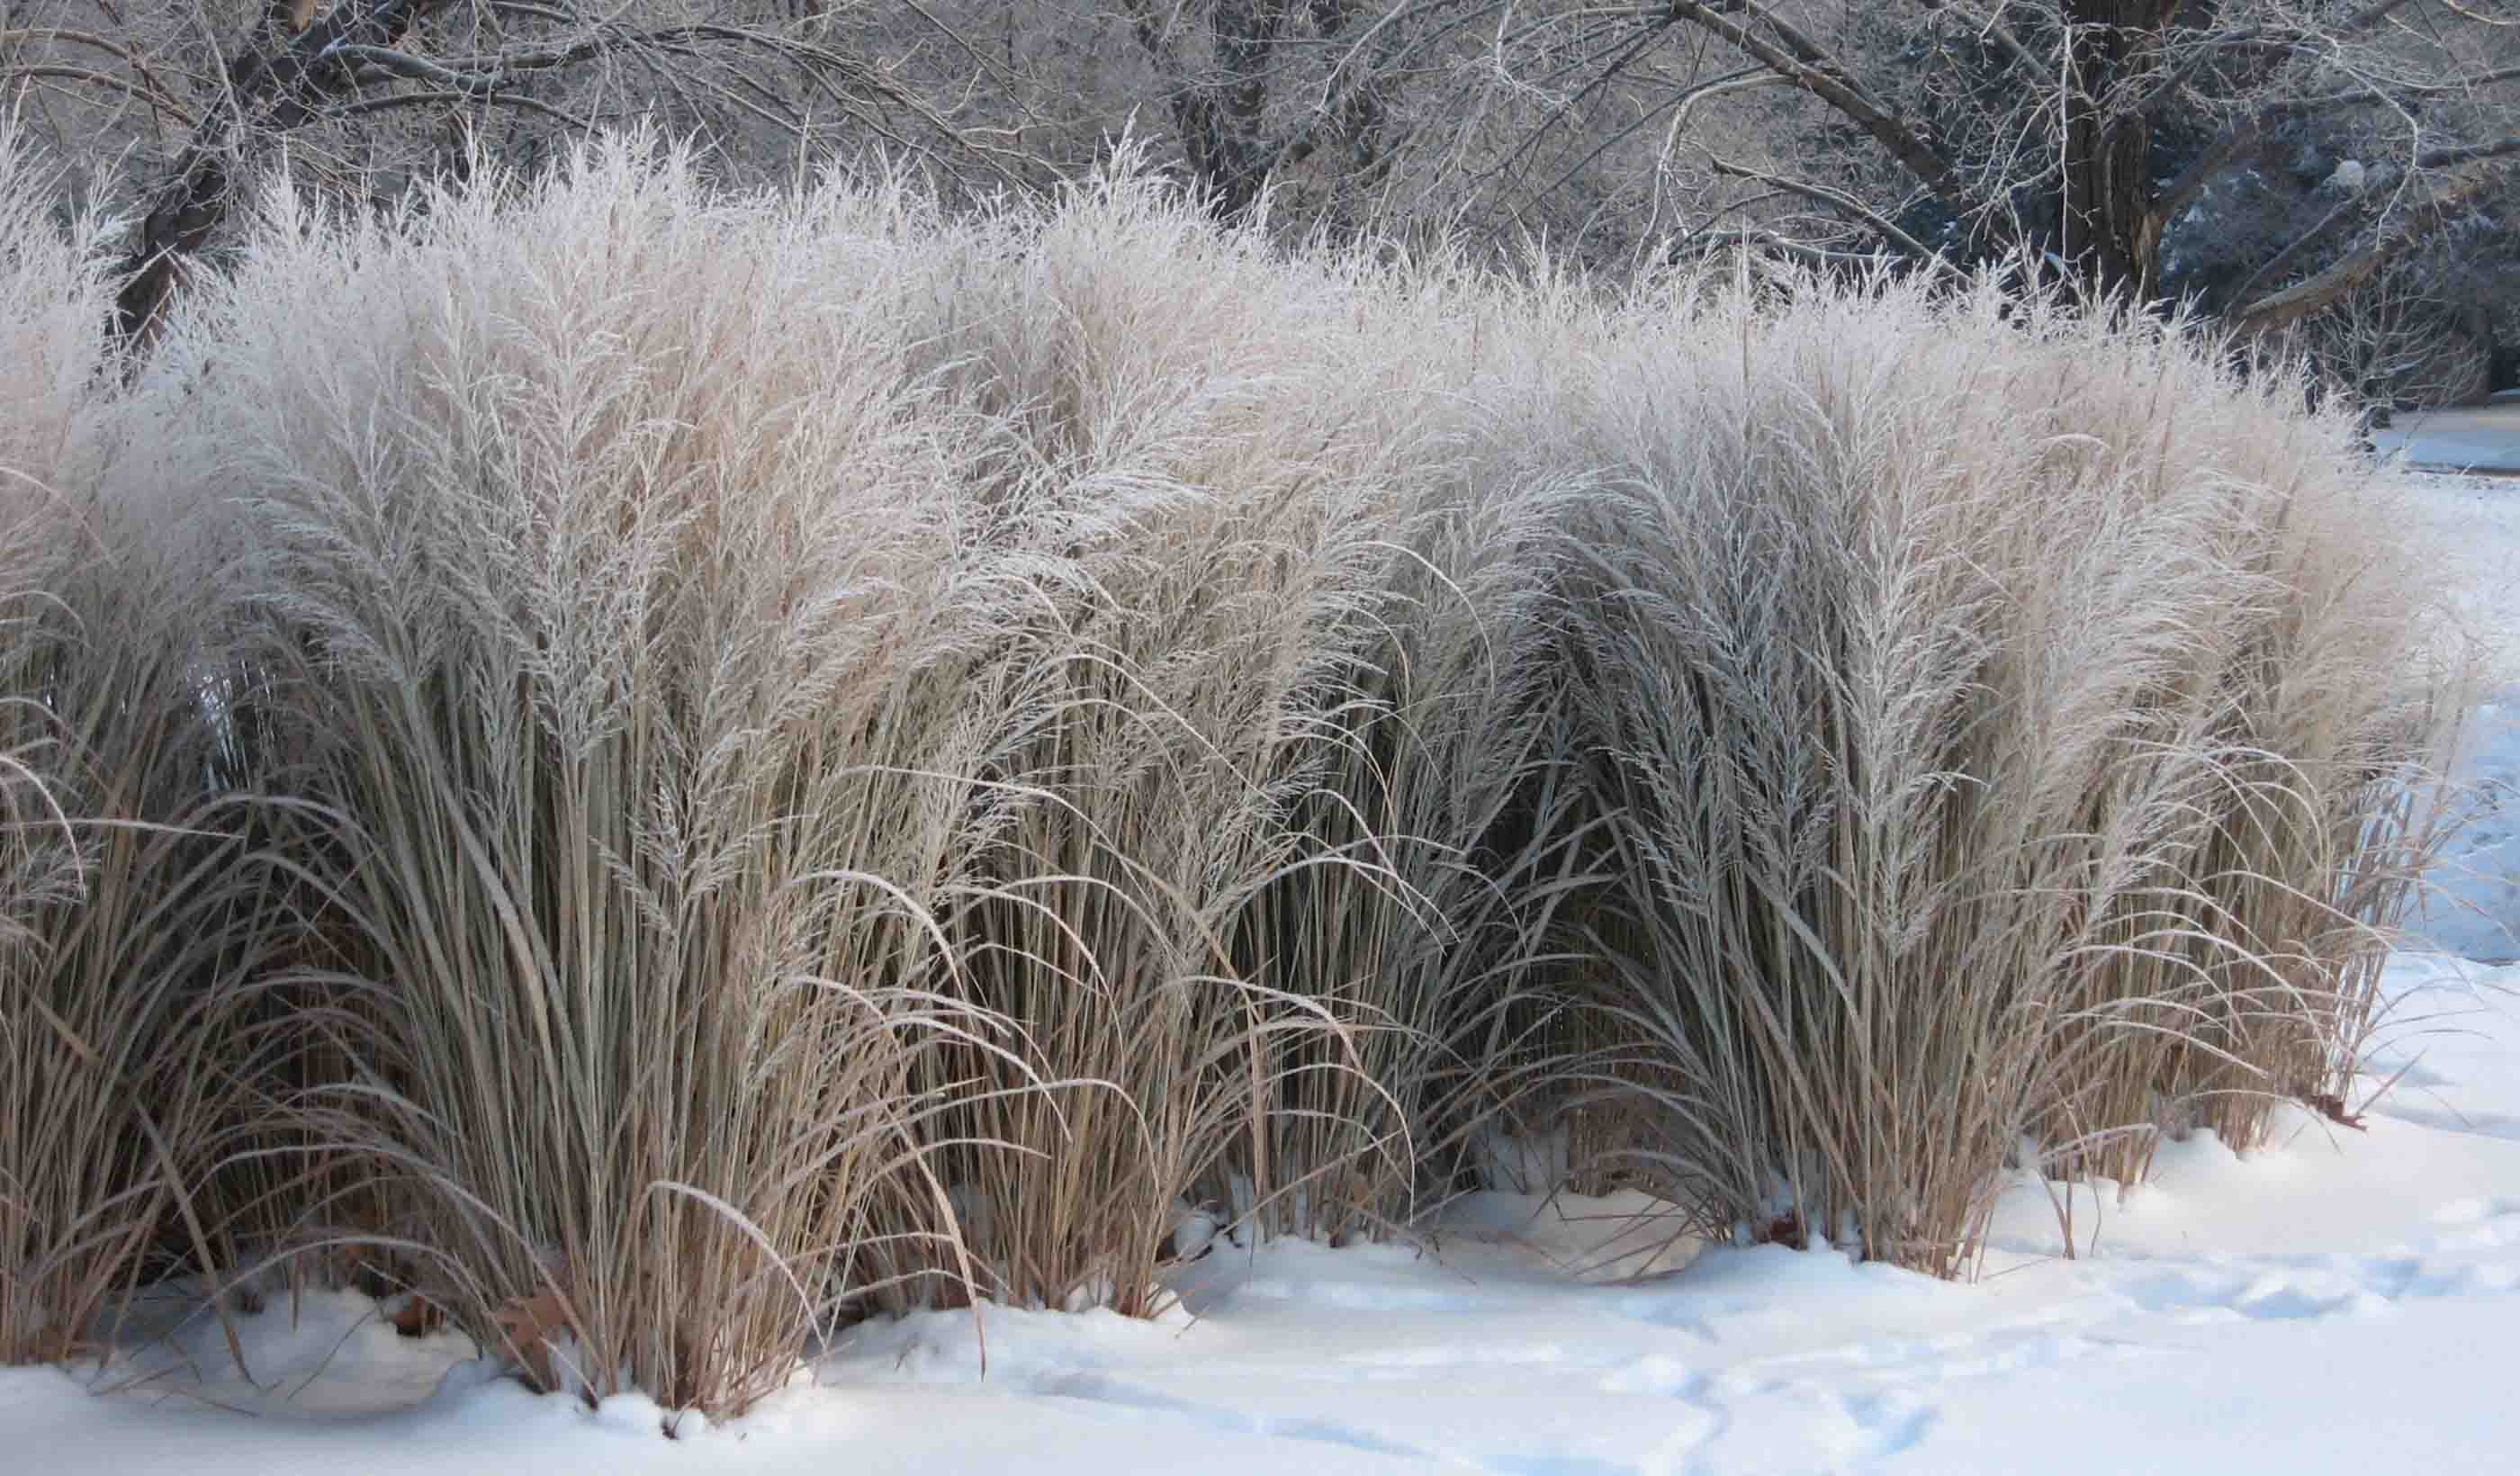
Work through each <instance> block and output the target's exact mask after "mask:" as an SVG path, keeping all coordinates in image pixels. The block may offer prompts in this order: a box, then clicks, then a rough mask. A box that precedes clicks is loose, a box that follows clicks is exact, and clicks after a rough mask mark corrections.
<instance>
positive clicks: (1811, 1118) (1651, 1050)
mask: <svg viewBox="0 0 2520 1476" xmlns="http://www.w3.org/2000/svg"><path fill="white" fill-rule="evenodd" d="M1669 291H1670V297H1669V299H1668V300H1667V302H1666V303H1665V304H1663V305H1661V306H1660V308H1659V310H1658V311H1659V313H1660V314H1661V315H1663V316H1664V322H1663V323H1662V324H1661V325H1660V326H1659V328H1658V331H1650V332H1646V333H1630V334H1626V335H1621V336H1620V337H1619V338H1617V339H1615V340H1611V341H1606V342H1604V343H1603V344H1602V345H1601V346H1600V347H1599V348H1598V349H1596V350H1595V351H1594V352H1593V353H1591V354H1589V355H1586V356H1584V357H1582V358H1581V359H1580V360H1578V361H1577V363H1576V364H1575V365H1573V366H1570V367H1569V368H1570V371H1571V372H1566V373H1562V374H1561V376H1560V377H1558V378H1557V380H1556V382H1555V383H1554V384H1553V385H1546V384H1540V385H1535V386H1533V392H1534V393H1552V392H1553V394H1554V396H1555V403H1556V404H1558V405H1560V406H1563V407H1564V409H1563V411H1562V415H1563V420H1564V424H1565V425H1566V426H1567V429H1566V431H1565V432H1564V433H1563V436H1562V439H1561V440H1560V441H1558V442H1557V443H1556V444H1555V445H1553V446H1551V447H1550V448H1549V452H1548V454H1550V455H1552V456H1554V457H1556V458H1558V459H1559V460H1560V461H1561V462H1562V464H1563V465H1565V466H1567V467H1570V468H1575V469H1581V470H1580V471H1578V472H1577V473H1576V474H1575V475H1576V479H1577V480H1579V481H1584V482H1588V483H1590V486H1591V492H1590V495H1588V496H1584V497H1580V498H1576V499H1573V500H1571V501H1570V502H1569V504H1568V506H1569V508H1570V510H1571V511H1570V514H1569V516H1568V518H1567V520H1566V522H1565V524H1564V526H1563V529H1562V544H1561V550H1562V552H1561V556H1560V557H1561V559H1562V563H1563V567H1564V570H1565V572H1564V575H1563V585H1562V600H1563V604H1562V608H1561V610H1560V612H1559V614H1558V615H1557V616H1556V617H1555V618H1556V619H1557V621H1558V622H1559V623H1560V625H1561V627H1562V629H1561V633H1560V640H1561V641H1562V646H1561V649H1560V659H1561V660H1562V663H1563V669H1564V672H1565V677H1564V681H1565V684H1566V696H1565V698H1564V700H1563V702H1562V704H1561V705H1560V707H1559V709H1558V710H1559V712H1560V713H1561V721H1562V722H1563V723H1565V724H1566V726H1567V729H1568V736H1567V738H1565V739H1564V740H1563V741H1562V743H1561V746H1562V747H1563V748H1564V749H1565V750H1567V751H1570V752H1575V753H1580V754H1582V755H1584V756H1585V761H1586V764H1587V766H1588V778H1587V783H1588V784H1589V785H1590V787H1591V791H1592V797H1593V804H1594V806H1595V814H1596V815H1597V816H1598V825H1599V827H1600V828H1599V830H1598V839H1597V840H1596V841H1594V842H1593V843H1592V849H1593V851H1594V853H1595V854H1594V859H1593V862H1592V865H1591V868H1590V869H1591V870H1593V871H1595V872H1599V873H1601V874H1604V875H1606V876H1607V877H1608V878H1609V879H1608V880H1607V882H1606V883H1605V884H1604V885H1603V886H1602V887H1601V889H1600V890H1599V891H1598V894H1597V895H1596V897H1595V898H1594V899H1593V906H1592V908H1591V910H1590V916H1588V917H1584V918H1583V919H1582V922H1581V930H1582V935H1583V936H1584V937H1585V938H1586V939H1587V940H1589V941H1590V942H1591V943H1592V944H1593V945H1594V946H1595V947H1596V948H1597V950H1598V959H1599V962H1598V965H1597V966H1596V968H1594V969H1593V970H1590V971H1588V972H1586V973H1585V974H1583V975H1582V976H1581V977H1579V979H1578V980H1577V984H1576V987H1577V989H1578V991H1579V993H1581V994H1582V995H1583V996H1584V997H1585V998H1587V999H1588V1000H1589V1001H1590V1002H1591V1003H1592V1005H1593V1006H1594V1008H1593V1010H1592V1011H1591V1014H1590V1016H1589V1021H1588V1025H1587V1028H1586V1030H1585V1031H1584V1032H1583V1037H1582V1038H1581V1039H1580V1040H1579V1044H1588V1045H1590V1047H1591V1048H1592V1050H1593V1052H1594V1053H1593V1054H1592V1056H1591V1058H1590V1064H1589V1065H1588V1066H1587V1068H1586V1069H1585V1071H1584V1072H1583V1073H1581V1074H1582V1075H1583V1076H1585V1077H1587V1078H1589V1079H1594V1080H1602V1081H1606V1083H1607V1084H1608V1085H1607V1090H1606V1092H1605V1093H1603V1094H1600V1095H1604V1096H1608V1097H1609V1098H1611V1099H1612V1100H1614V1101H1623V1102H1625V1103H1627V1104H1628V1108H1629V1111H1630V1112H1631V1114H1633V1115H1641V1116H1643V1117H1644V1118H1645V1119H1647V1120H1648V1121H1650V1122H1651V1123H1653V1124H1654V1129H1655V1133H1656V1135H1657V1136H1658V1139H1659V1141H1656V1142H1653V1143H1650V1144H1648V1145H1646V1146H1644V1147H1643V1148H1640V1149H1638V1150H1636V1155H1635V1156H1637V1157H1638V1158H1639V1159H1640V1160H1641V1161H1643V1162H1644V1163H1646V1164H1647V1165H1649V1166H1650V1167H1651V1168H1652V1169H1653V1170H1654V1171H1655V1173H1656V1175H1657V1177H1659V1178H1660V1179H1661V1180H1662V1181H1663V1182H1664V1183H1665V1184H1666V1185H1669V1186H1670V1191H1671V1192H1674V1193H1676V1194H1678V1195H1679V1196H1680V1197H1682V1198H1683V1199H1684V1200H1685V1201H1688V1202H1691V1203H1694V1204H1696V1205H1698V1206H1701V1207H1702V1213H1703V1217H1704V1219H1705V1221H1706V1228H1707V1229H1709V1230H1723V1229H1725V1228H1728V1227H1730V1226H1734V1225H1740V1224H1745V1223H1746V1224H1748V1225H1750V1226H1752V1227H1753V1228H1754V1229H1765V1228H1772V1227H1782V1228H1783V1229H1781V1230H1778V1232H1780V1233H1787V1234H1794V1235H1799V1234H1801V1233H1803V1232H1804V1228H1805V1227H1808V1228H1809V1229H1810V1230H1815V1231H1818V1232H1821V1233H1826V1234H1832V1235H1841V1236H1849V1237H1853V1238H1855V1239H1856V1240H1857V1241H1859V1242H1860V1244H1861V1246H1862V1247H1863V1249H1864V1250H1865V1251H1866V1253H1867V1254H1869V1255H1874V1256H1881V1257H1886V1258H1890V1259H1894V1260H1897V1261H1900V1262H1902V1263H1904V1264H1909V1265H1914V1266H1919V1267H1923V1268H1926V1269H1930V1270H1935V1271H1939V1272H1945V1273H1949V1272H1951V1271H1954V1270H1956V1269H1958V1267H1959V1266H1960V1265H1961V1264H1963V1262H1964V1261H1965V1259H1966V1256H1967V1252H1968V1249H1969V1247H1970V1245H1971V1244H1972V1241H1973V1237H1974V1235H1975V1233H1976V1230H1977V1228H1978V1226H1979V1224H1980V1222H1981V1217H1982V1215H1983V1213H1984V1210H1985V1208H1986V1206H1987V1203H1988V1200H1989V1196H1990V1194H1991V1191H1992V1189H1993V1188H1994V1187H1995V1186H1996V1185H1997V1184H1998V1182H1999V1178H2000V1173H2001V1171H2002V1168H2003V1163H2004V1159H2005V1156H2006V1154H2007V1153H2008V1152H2010V1151H2012V1150H2013V1149H2014V1148H2015V1146H2016V1145H2017V1143H2018V1142H2019V1141H2020V1139H2021V1137H2022V1135H2023V1134H2025V1133H2032V1134H2036V1135H2039V1136H2040V1137H2042V1138H2043V1139H2044V1140H2045V1141H2048V1142H2049V1143H2051V1144H2052V1143H2057V1142H2059V1141H2064V1140H2071V1141H2074V1142H2077V1143H2083V1144H2090V1143H2096V1142H2106V1141H2124V1142H2133V1141H2140V1140H2141V1139H2142V1137H2143V1136H2144V1135H2145V1134H2147V1133H2148V1132H2149V1131H2150V1130H2151V1127H2152V1125H2153V1124H2154V1123H2155V1121H2156V1120H2157V1113H2158V1107H2157V1102H2158V1100H2159V1099H2160V1098H2163V1097H2168V1098H2171V1099H2174V1100H2181V1101H2190V1100H2213V1101H2218V1102H2223V1103H2225V1104H2226V1106H2225V1107H2224V1108H2223V1109H2222V1110H2223V1111H2225V1112H2226V1113H2227V1114H2236V1115H2226V1116H2225V1117H2223V1118H2222V1119H2220V1121H2221V1122H2222V1123H2223V1124H2224V1125H2226V1126H2227V1130H2228V1131H2230V1132H2232V1133H2233V1136H2234V1137H2235V1139H2236V1140H2238V1141H2243V1142H2245V1141H2251V1135H2252V1133H2253V1131H2254V1127H2255V1123H2256V1121H2257V1118H2255V1117H2253V1116H2250V1115H2248V1113H2249V1111H2250V1110H2251V1109H2248V1108H2244V1107H2239V1106H2233V1105H2230V1104H2231V1103H2235V1102H2254V1103H2256V1104H2257V1106H2256V1108H2255V1110H2256V1111H2259V1112H2262V1111H2263V1106H2264V1103H2265V1101H2266V1100H2268V1099H2270V1098H2271V1097H2273V1096H2279V1095H2281V1094H2283V1093H2287V1092H2293V1091H2298V1090H2302V1089H2300V1088H2298V1087H2296V1085H2295V1084H2296V1083H2301V1082H2311V1081H2316V1082H2318V1083H2323V1084H2327V1085H2329V1086H2333V1085H2334V1084H2335V1083H2336V1082H2338V1081H2340V1080H2341V1079H2342V1078H2341V1077H2340V1076H2339V1075H2338V1073H2339V1072H2342V1071H2346V1070H2349V1069H2350V1032H2348V1031H2347V1030H2346V1029H2344V1027H2345V1026H2346V1025H2347V1024H2348V1022H2349V1021H2350V1019H2351V1017H2352V1015H2353V1013H2354V1006H2355V1002H2356V1000H2357V998H2358V992H2361V991H2366V990H2367V987H2368V982H2369V964H2370V962H2371V958H2372V950H2373V947H2374V940H2375V939H2376V937H2377V934H2376V933H2373V932H2371V931H2370V930H2369V928H2368V924H2370V923H2373V922H2381V921H2385V920H2387V919H2386V918H2385V917H2381V916H2378V914H2377V913H2376V912H2374V911H2373V910H2372V904H2373V902H2374V900H2375V899H2378V898H2380V897H2382V896H2383V895H2384V894H2385V893H2386V892H2387V890H2388V888H2389V887H2390V886H2391V885H2392V884H2394V882H2393V881H2391V880H2388V879H2384V878H2396V879H2397V880H2403V877H2404V876H2405V875H2406V874H2407V872H2406V870H2405V862H2406V860H2407V858H2406V857H2405V855H2404V854H2403V853H2397V852H2393V851H2392V849H2391V839H2390V837H2389V836H2388V835H2387V834H2386V833H2385V822H2384V821H2383V816H2384V815H2385V813H2386V812H2387V810H2388V807H2389V803H2390V802H2389V798H2388V796H2389V795H2390V793H2391V792H2392V791H2391V790H2390V788H2389V786H2390V785H2391V784H2393V783H2400V782H2402V781H2403V779H2404V777H2405V774H2406V772H2407V770H2408V766H2411V765H2416V764H2419V763H2421V762H2422V761H2423V760H2425V759H2426V758H2427V757H2428V756H2429V749H2428V743H2429V740H2430V738H2431V737H2432V735H2431V734H2430V733H2429V732H2428V731H2426V729H2425V723H2426V722H2427V721H2428V720H2429V718H2430V716H2431V714H2432V713H2434V712H2436V711H2439V710H2442V708H2441V706H2440V705H2439V704H2440V701H2441V696H2442V693H2443V692H2444V690H2445V689H2443V688H2442V687H2440V686H2439V685H2428V674H2426V673H2423V672H2418V673H2416V674H2415V676H2414V677H2413V678H2412V679H2411V680H2409V678H2408V665H2409V662H2410V660H2413V659H2414V658H2419V657H2422V656H2425V655H2427V654H2428V652H2429V650H2430V645H2431V642H2430V637H2429V636H2428V634H2427V633H2426V631H2425V629H2424V626H2423V623H2422V621H2421V620H2420V618H2418V617H2414V616H2410V615H2408V614H2406V613H2404V611H2406V610H2408V609H2410V608H2412V607H2414V602H2408V601H2405V600H2404V599H2403V596H2404V595H2405V594H2406V592H2407V586H2406V584H2405V583H2404V581H2403V578H2402V577H2401V576H2394V575H2392V574H2391V573H2390V571H2388V570H2384V569H2382V568H2381V567H2380V566H2379V563H2378V561H2377V560H2374V559H2365V558H2358V557H2357V553H2356V551H2357V550H2359V549H2360V548H2361V547H2362V544H2361V541H2360V540H2349V539H2347V538H2345V537H2343V536H2341V535H2342V533H2343V528H2342V524H2341V523H2339V522H2338V521H2337V517H2336V511H2335V510H2341V508H2342V507H2343V505H2344V500H2345V499H2347V498H2350V496H2351V495H2352V485H2351V483H2349V482H2348V481H2346V480H2345V479H2343V478H2342V476H2341V474H2340V472H2341V469H2340V468H2339V467H2338V466H2337V464H2336V463H2335V461H2334V459H2333V457H2332V456H2330V455H2329V454H2328V453H2329V449H2330V447H2331V446H2332V445H2333V444H2335V442H2334V441H2333V440H2332V439H2323V437H2329V436H2330V434H2331V432H2333V430H2334V429H2335V428H2336V427H2334V426H2331V425H2325V424H2323V423H2314V422H2311V421H2308V420H2306V419H2305V416H2304V414H2303V413H2302V412H2301V411H2299V410H2298V409H2297V408H2288V407H2287V406H2285V405H2284V403H2283V402H2282V401H2281V400H2280V399H2279V398H2278V397H2277V396H2278V394H2279V391H2278V390H2277V389H2274V388H2257V389H2251V388H2247V387H2244V386H2241V385H2238V384H2234V383H2231V382H2228V379H2227V378H2226V377H2225V376H2223V375H2222V373H2221V372H2220V370H2219V369H2218V368H2217V367H2216V364H2215V361H2214V359H2213V355H2212V349H2211V347H2210V345H2204V344H2200V343H2198V342H2196V341H2194V340H2193V338H2192V337H2191V336H2189V335H2183V334H2182V333H2180V332H2179V331H2177V330H2171V331H2164V330H2162V329H2160V328H2158V327H2157V326H2155V325H2150V324H2144V323H2137V322H2130V321H2125V320H2120V319H2112V318H2107V317H2091V316H2083V315H2077V314H2072V313H2068V312H2066V311H2064V310H2063V309H2062V307H2061V305H2060V304H2058V303H2055V302H2053V301H2032V302H2028V303H2022V302H2018V301H2011V300H2007V299H2006V298H2004V297H2003V296H2002V295H2001V294H1999V293H1998V292H1996V291H1994V289H1993V288H1992V287H1991V286H1986V285H1981V286H1980V287H1979V288H1977V289H1976V290H1974V291H1967V292H1962V293H1959V294H1958V295H1955V296H1950V297H1937V296H1935V295H1932V294H1929V293H1928V292H1926V291H1924V290H1923V289H1921V288H1918V287H1915V286H1908V285H1894V284H1890V283H1886V282H1874V283H1869V284H1865V285H1862V286H1861V287H1859V288H1857V289H1855V290H1853V291H1827V290H1822V289H1820V288H1819V287H1818V285H1817V284H1804V285H1803V287H1802V290H1801V291H1796V292H1794V293H1793V294H1792V295H1791V300H1790V301H1789V302H1788V303H1787V304H1786V305H1784V306H1782V307H1779V308H1770V309H1765V310H1763V308H1762V306H1761V305H1760V304H1759V303H1758V302H1756V301H1754V300H1753V298H1752V296H1751V295H1750V294H1749V292H1748V291H1746V290H1744V289H1742V288H1740V287H1737V286H1726V285H1723V284H1721V283H1710V282H1707V281H1703V280H1694V281H1684V282H1682V283H1681V284H1679V285H1678V286H1677V287H1676V288H1673V289H1671V290H1669ZM1632 314H1633V316H1631V318H1630V319H1629V321H1630V322H1631V323H1633V322H1635V321H1636V318H1637V317H1643V316H1645V315H1644V314H1643V313H1639V312H1635V310H1632ZM2309 503H2317V504H2318V514H2319V517H2318V520H2314V519H2313V518H2311V517H2310V516H2308V515H2307V514H2309V513H2310V512H2311V511H2312V510H2311V509H2310V508H2307V507H2305V506H2304V505H2305V504H2309ZM2348 560H2352V561H2353V563H2354V565H2355V566H2353V567H2347V566H2346V563H2347V561H2348ZM2375 823H2379V824H2382V825H2383V829H2381V830H2377V831H2375V830H2374V828H2373V826H2374V824H2375ZM2349 884H2351V885H2349ZM2358 913H2360V914H2363V916H2357V915H2356V914H2358ZM2233 1074H2236V1076H2237V1077H2238V1078H2244V1079H2245V1080H2247V1081H2248V1082H2250V1083H2253V1084H2255V1087H2256V1093H2255V1095H2254V1096H2239V1095H2235V1089H2234V1085H2233V1079H2232V1075H2233Z"/></svg>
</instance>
